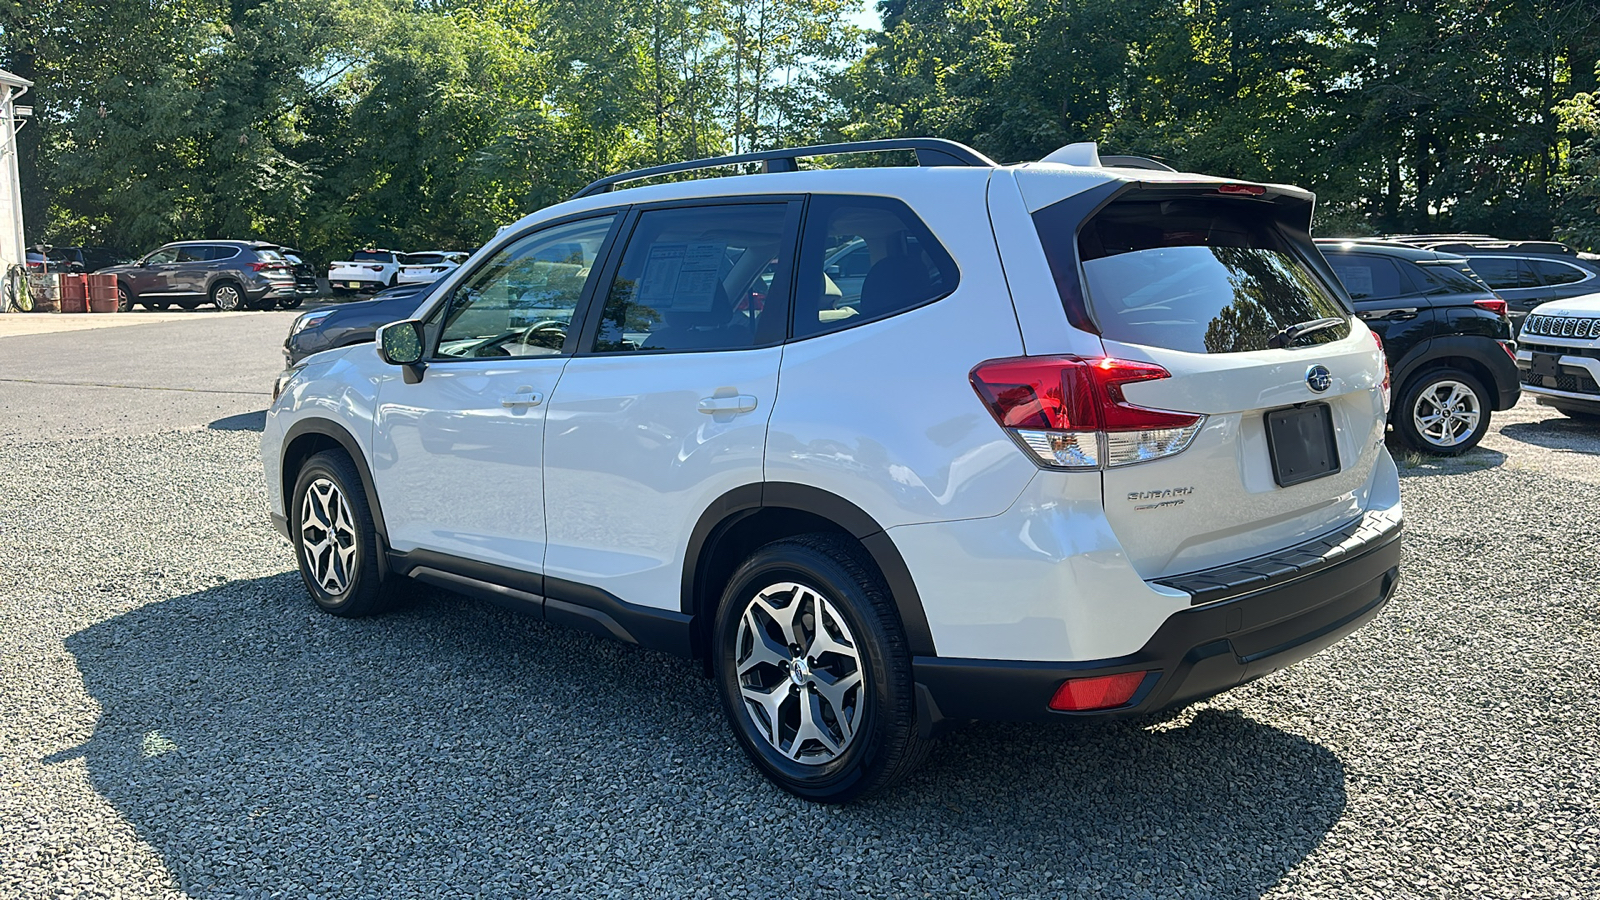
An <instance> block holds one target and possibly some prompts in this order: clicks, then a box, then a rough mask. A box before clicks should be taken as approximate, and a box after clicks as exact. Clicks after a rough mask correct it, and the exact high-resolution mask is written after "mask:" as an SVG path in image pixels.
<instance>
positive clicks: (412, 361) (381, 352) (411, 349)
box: [378, 319, 427, 384]
mask: <svg viewBox="0 0 1600 900" xmlns="http://www.w3.org/2000/svg"><path fill="white" fill-rule="evenodd" d="M422 346H423V335H422V323H421V322H419V321H417V320H416V319H406V320H405V321H403V322H390V323H389V324H388V325H385V326H383V327H381V328H379V329H378V358H379V359H381V360H383V361H384V362H386V363H388V364H389V365H391V366H400V367H401V368H403V369H405V379H406V384H416V383H417V382H419V381H421V380H422V372H423V370H424V369H426V368H427V365H426V364H425V363H423V361H422Z"/></svg>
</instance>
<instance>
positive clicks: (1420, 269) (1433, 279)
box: [1406, 262, 1488, 297]
mask: <svg viewBox="0 0 1600 900" xmlns="http://www.w3.org/2000/svg"><path fill="white" fill-rule="evenodd" d="M1457 265H1459V263H1457ZM1406 271H1408V272H1410V273H1411V280H1412V281H1415V282H1416V283H1417V288H1418V289H1419V290H1421V291H1422V292H1423V293H1424V294H1427V295H1428V296H1430V297H1434V296H1440V295H1443V294H1487V293H1488V290H1487V289H1485V288H1484V286H1483V285H1482V284H1479V283H1478V282H1477V281H1475V280H1474V279H1473V276H1472V274H1471V273H1469V272H1466V271H1462V270H1460V269H1458V268H1456V266H1453V265H1451V264H1450V263H1448V262H1434V263H1407V265H1406Z"/></svg>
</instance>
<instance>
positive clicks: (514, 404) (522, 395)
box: [500, 388, 544, 409]
mask: <svg viewBox="0 0 1600 900" xmlns="http://www.w3.org/2000/svg"><path fill="white" fill-rule="evenodd" d="M543 402H544V395H543V394H536V393H534V392H533V389H532V388H518V389H517V392H516V393H515V394H512V395H511V396H509V397H501V398H500V405H501V406H504V407H505V408H506V409H522V408H525V407H529V406H538V405H539V404H541V403H543Z"/></svg>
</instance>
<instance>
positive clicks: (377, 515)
mask: <svg viewBox="0 0 1600 900" xmlns="http://www.w3.org/2000/svg"><path fill="white" fill-rule="evenodd" d="M308 434H313V435H319V436H322V437H326V438H331V439H332V440H333V441H334V443H336V444H338V445H339V446H340V447H341V448H343V449H344V452H345V453H346V454H348V455H349V456H350V459H351V461H352V462H354V463H355V465H356V471H357V472H358V473H360V475H361V490H362V491H363V492H364V493H365V494H366V495H367V508H368V509H370V510H371V511H372V526H373V528H374V529H376V531H377V538H378V548H379V553H378V566H379V568H380V569H382V570H383V574H385V575H387V574H388V561H387V559H388V555H389V554H388V547H389V529H388V526H386V525H385V524H384V521H383V506H382V505H381V504H380V503H379V502H378V489H377V486H376V484H375V483H374V482H373V480H372V469H371V467H369V466H368V465H367V457H366V454H365V453H363V452H362V451H361V444H360V443H358V442H357V441H356V439H355V436H354V435H352V434H351V433H350V431H349V430H348V429H346V428H345V427H344V426H343V425H340V424H339V423H338V422H335V421H333V420H332V419H320V418H308V419H301V420H300V421H298V422H296V423H294V424H293V425H291V426H289V430H288V431H286V432H285V433H284V435H283V443H282V445H281V446H280V448H279V451H278V464H279V480H280V482H281V484H282V490H283V511H284V515H285V521H287V520H288V514H289V511H290V510H289V507H290V505H291V504H292V503H293V502H294V498H293V496H292V494H293V491H294V478H295V477H297V476H298V472H299V470H298V469H296V470H295V473H294V474H293V475H291V473H290V472H289V468H288V466H287V465H285V463H286V461H287V459H288V450H289V448H290V447H293V446H294V443H295V441H296V440H298V439H300V438H302V437H304V436H306V435H308ZM285 527H286V530H287V526H285Z"/></svg>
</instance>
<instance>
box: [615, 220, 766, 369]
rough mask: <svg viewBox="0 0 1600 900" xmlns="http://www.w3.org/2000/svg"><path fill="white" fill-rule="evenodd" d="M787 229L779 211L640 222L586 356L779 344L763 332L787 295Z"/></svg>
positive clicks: (732, 348)
mask: <svg viewBox="0 0 1600 900" xmlns="http://www.w3.org/2000/svg"><path fill="white" fill-rule="evenodd" d="M788 222H789V204H787V203H749V204H728V205H717V206H702V207H695V208H684V209H656V210H648V211H646V212H644V213H641V214H640V216H639V219H638V223H637V224H636V225H635V226H634V229H633V235H632V236H631V237H630V238H629V239H628V248H627V250H625V251H624V252H623V254H622V262H621V264H620V265H619V266H618V268H617V275H616V277H615V278H614V279H613V280H612V283H611V287H610V290H609V291H608V292H607V295H606V305H605V311H604V313H603V314H602V317H601V320H600V328H599V331H598V333H597V334H596V335H595V341H594V352H596V353H617V352H631V351H638V350H679V351H689V350H736V349H739V348H742V347H752V346H755V345H756V344H758V343H767V342H769V341H770V340H775V339H777V338H778V337H780V336H781V333H780V334H779V335H773V334H772V333H771V331H772V329H771V325H770V324H769V325H768V327H766V328H763V327H762V323H763V321H768V320H767V319H766V312H767V311H768V309H770V308H774V307H776V308H779V309H781V308H782V306H783V303H782V302H781V300H782V298H784V297H786V296H787V290H788V289H787V285H788V278H789V271H790V268H791V265H790V263H791V256H792V253H791V251H790V250H789V249H788V248H789V247H790V246H792V238H790V239H789V240H785V236H786V235H790V234H791V232H790V230H789V227H788ZM769 300H770V301H773V302H771V303H769Z"/></svg>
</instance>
